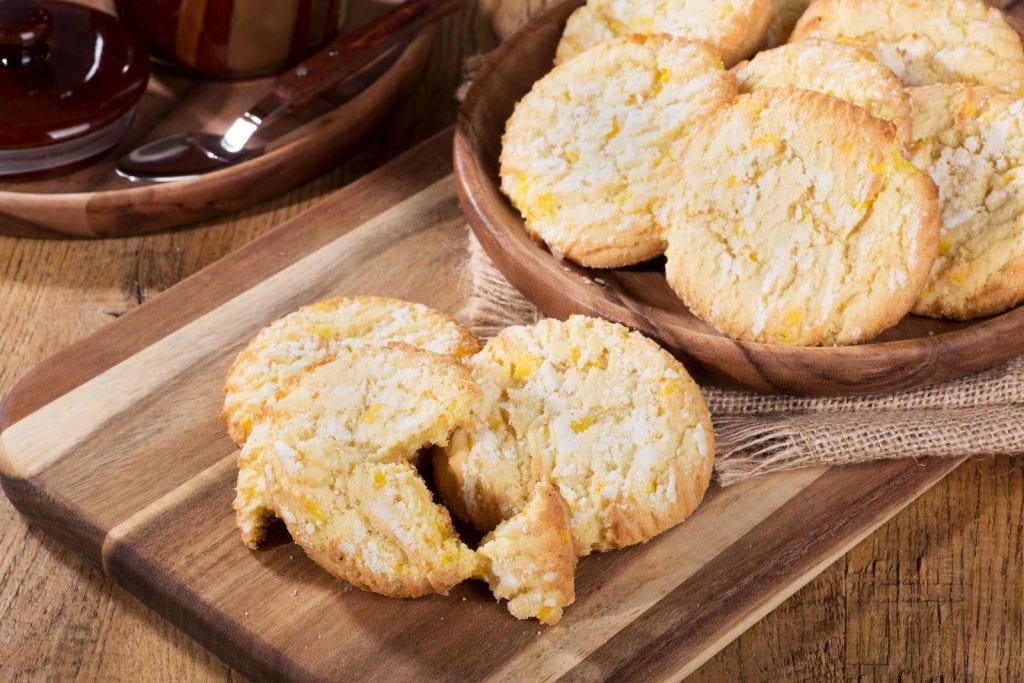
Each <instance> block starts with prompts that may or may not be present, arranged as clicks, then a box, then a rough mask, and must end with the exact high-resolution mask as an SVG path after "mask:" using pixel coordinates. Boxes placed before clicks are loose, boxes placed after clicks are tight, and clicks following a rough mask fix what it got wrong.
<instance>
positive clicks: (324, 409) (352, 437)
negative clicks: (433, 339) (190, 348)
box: [234, 343, 480, 597]
mask: <svg viewBox="0 0 1024 683" xmlns="http://www.w3.org/2000/svg"><path fill="white" fill-rule="evenodd" d="M479 398H480V390H479V388H478V387H477V385H476V383H475V382H474V381H473V379H472V377H471V376H470V374H469V371H468V370H467V369H466V368H465V366H464V365H463V364H462V363H460V362H459V361H457V360H455V359H453V358H451V357H450V356H443V355H440V354H435V353H431V352H429V351H424V350H422V349H418V348H415V347H412V346H409V345H407V344H402V343H392V344H389V345H387V346H384V347H378V346H372V345H366V346H363V347H361V348H358V349H355V350H353V351H351V352H348V353H345V354H343V355H342V356H340V357H339V358H338V359H337V360H334V361H330V362H327V363H325V364H323V365H321V366H319V367H316V368H313V369H311V370H308V371H307V372H305V373H304V374H303V375H302V376H301V377H300V378H299V379H298V380H297V381H296V382H294V383H293V384H292V385H291V386H290V387H289V389H288V391H287V393H286V394H285V395H284V396H283V397H282V398H281V399H280V400H279V401H277V402H276V403H275V404H274V405H273V406H272V407H271V408H269V409H268V411H267V414H266V416H265V417H264V419H262V420H260V421H259V422H257V423H256V425H255V426H254V427H253V430H252V433H251V434H250V435H249V438H248V440H247V441H246V443H245V446H244V447H243V448H242V451H241V453H240V454H239V464H240V475H239V481H238V491H237V496H236V498H235V503H234V506H235V510H236V513H237V522H238V526H239V528H240V529H241V530H242V538H243V540H244V541H245V543H246V544H247V545H249V546H251V547H254V546H255V545H257V544H258V543H259V542H260V540H261V539H262V537H263V533H264V532H263V527H264V525H265V523H266V521H267V517H268V516H269V514H268V511H267V510H266V509H264V508H263V507H262V503H263V502H264V501H266V503H267V504H268V505H269V508H270V510H271V511H272V514H273V515H274V516H276V517H278V518H280V519H281V520H283V521H284V523H285V525H286V526H287V527H288V531H289V532H290V533H291V535H292V538H293V539H294V541H295V542H296V543H297V544H298V545H300V546H301V547H302V548H303V549H304V550H305V551H306V552H307V554H308V555H309V556H310V557H311V558H312V559H313V560H314V561H316V562H317V563H318V564H320V565H321V566H323V567H324V568H325V569H327V570H328V571H329V572H331V573H332V574H335V575H336V576H340V577H342V578H344V579H347V580H348V581H350V582H351V583H353V584H354V585H356V586H359V587H360V588H363V589H366V590H371V591H374V592H377V593H381V594H384V595H391V596H396V597H409V596H412V597H415V596H419V595H423V594H425V593H431V592H443V591H445V590H447V589H448V588H450V587H451V586H453V585H455V584H456V583H459V582H460V581H462V580H463V579H465V578H467V577H469V576H470V575H471V574H472V573H473V571H474V569H475V566H476V556H475V554H474V553H473V551H472V550H470V549H469V548H468V547H466V546H465V545H464V544H463V543H462V542H461V541H460V540H459V538H458V536H457V534H456V533H455V531H454V529H453V528H452V526H451V520H450V518H449V516H448V512H447V511H446V510H445V509H444V508H443V507H441V506H440V505H437V504H436V503H435V502H434V501H433V499H432V497H431V493H430V490H429V489H428V488H427V486H426V483H425V482H424V481H423V480H422V479H421V478H420V476H419V474H418V473H417V471H416V469H415V468H414V467H413V466H412V464H411V463H410V462H409V460H410V459H411V458H413V457H414V456H415V455H416V452H417V451H418V450H419V449H420V448H423V447H426V446H429V445H443V444H445V443H447V441H448V437H449V434H450V433H451V432H452V430H453V429H455V428H456V427H457V426H459V425H460V424H462V423H464V422H465V421H466V420H467V419H468V417H469V413H470V408H471V406H472V405H473V404H474V403H476V402H477V401H478V400H479ZM252 472H260V473H261V474H262V477H261V478H260V479H259V481H257V482H252V481H249V480H247V479H245V478H244V475H245V474H246V473H252ZM251 485H256V486H262V490H255V491H253V490H251V489H250V488H249V487H250V486H251Z"/></svg>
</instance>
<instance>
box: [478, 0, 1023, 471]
mask: <svg viewBox="0 0 1024 683" xmlns="http://www.w3.org/2000/svg"><path fill="white" fill-rule="evenodd" d="M554 1H555V0H479V8H480V10H481V11H482V13H483V14H484V15H485V16H486V17H487V19H488V20H489V21H490V23H491V25H492V26H493V28H494V30H495V33H496V34H497V35H498V36H499V37H500V38H506V37H508V36H509V35H511V34H512V33H513V32H514V31H515V30H516V29H518V28H519V27H520V26H522V25H523V24H524V23H526V21H528V20H529V19H530V18H532V17H534V16H536V15H537V14H539V13H540V12H541V11H543V10H544V8H545V7H547V6H548V5H551V4H553V2H554ZM1014 2H1015V0H989V4H991V5H994V6H997V7H1006V6H1008V5H1011V4H1014ZM482 62H483V56H482V55H479V56H476V57H473V58H470V59H469V60H467V63H466V69H465V73H464V76H465V78H466V82H467V83H468V81H469V80H470V79H471V78H472V76H473V74H474V72H475V71H476V69H477V68H479V65H480V64H481V63H482ZM464 92H465V86H464V87H463V88H460V92H459V93H458V94H459V95H460V96H461V95H462V94H464ZM467 229H468V228H467ZM463 276H464V277H465V278H466V280H467V283H466V285H467V287H468V288H469V290H470V291H471V296H470V299H469V301H468V303H467V305H466V307H465V309H464V310H463V311H462V312H461V315H460V316H459V317H460V319H462V320H463V321H465V322H466V324H467V325H469V326H470V328H472V329H473V330H474V332H476V333H477V334H478V335H479V336H480V337H481V338H484V339H487V338H490V337H492V336H494V335H495V334H497V333H498V332H499V331H500V330H501V329H502V328H504V327H507V326H509V325H518V324H524V323H531V322H534V321H536V320H539V319H540V318H541V317H542V314H541V313H540V312H539V311H538V310H537V308H536V307H534V305H533V304H531V303H530V302H529V301H527V300H526V299H525V298H524V297H523V296H522V294H520V293H519V291H518V290H517V289H516V288H515V287H514V286H512V285H511V284H510V283H509V282H508V280H506V279H505V278H504V276H503V275H502V274H501V273H500V272H499V271H498V269H497V268H495V266H494V264H493V263H491V260H490V259H489V258H488V257H487V254H486V253H484V250H483V248H482V247H481V246H480V244H479V243H478V242H477V241H476V239H475V238H474V237H473V236H472V233H470V235H469V259H468V261H467V262H466V265H465V272H464V273H463ZM703 393H704V398H705V399H706V400H707V403H708V407H709V408H710V409H711V414H712V417H713V418H714V422H715V439H716V458H715V473H716V476H717V478H718V481H719V483H720V484H722V485H729V484H734V483H736V482H738V481H742V480H744V479H747V478H749V477H753V476H756V475H759V474H766V473H768V472H779V471H782V470H790V469H797V468H800V467H811V466H817V465H843V464H850V463H858V462H867V461H870V460H880V459H885V458H923V457H929V456H931V457H946V458H959V457H964V456H988V455H997V454H1009V455H1018V454H1020V453H1021V452H1024V356H1019V357H1017V358H1014V359H1013V360H1011V361H1008V362H1005V363H1002V364H1001V365H998V366H996V367H994V368H992V369H990V370H988V371H986V372H983V373H980V374H976V375H973V376H970V377H966V378H962V379H959V380H955V381H951V382H945V383H942V384H936V385H933V386H929V387H925V388H923V389H915V390H912V391H903V392H898V393H892V394H885V395H878V396H865V397H856V398H807V397H800V396H765V395H762V394H755V393H751V392H744V391H731V390H726V389H719V388H717V387H704V388H703Z"/></svg>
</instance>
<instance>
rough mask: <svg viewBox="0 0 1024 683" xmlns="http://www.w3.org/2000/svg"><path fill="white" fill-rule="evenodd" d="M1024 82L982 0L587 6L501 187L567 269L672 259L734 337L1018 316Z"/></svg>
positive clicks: (521, 108) (829, 341)
mask: <svg viewBox="0 0 1024 683" xmlns="http://www.w3.org/2000/svg"><path fill="white" fill-rule="evenodd" d="M804 9H806V11H803V10H804ZM801 13H802V14H801ZM797 16H799V20H798V21H797V20H796V19H795V17H797ZM794 22H795V27H793V23H794ZM790 27H793V28H792V33H791V35H789V36H788V43H786V44H783V45H778V44H779V43H781V42H782V41H783V40H784V39H785V35H786V33H787V31H788V30H789V28H790ZM775 45H778V46H777V47H772V46H775ZM759 46H761V47H770V49H764V50H762V51H761V52H758V53H757V54H756V55H754V56H753V57H752V58H751V59H749V61H741V60H743V59H744V58H747V57H749V56H750V55H751V54H752V53H754V51H755V50H756V49H758V47H759ZM1022 86H1024V49H1022V46H1021V41H1020V38H1019V36H1018V35H1017V33H1016V32H1015V31H1014V30H1013V28H1011V26H1010V25H1009V24H1008V23H1007V21H1006V19H1005V18H1004V16H1003V15H1002V13H1001V12H1000V11H999V10H996V9H993V8H990V7H988V6H987V5H985V4H984V3H983V2H982V1H981V0H901V1H895V0H815V1H814V2H813V3H811V4H810V6H807V3H806V0H774V2H773V1H771V0H635V1H632V2H625V1H623V0H589V1H588V2H587V3H586V4H585V5H583V6H581V7H580V8H578V9H577V10H576V11H575V12H574V13H573V14H572V15H570V17H569V19H568V21H567V23H566V27H565V30H564V34H563V36H562V39H561V42H560V44H559V45H558V49H557V53H556V58H555V67H554V68H553V69H552V71H551V72H550V73H548V74H547V75H546V76H544V77H543V78H541V79H540V80H539V81H537V83H536V84H535V85H534V86H533V88H532V89H531V91H530V92H529V93H528V94H527V95H525V96H524V97H523V98H522V100H521V101H520V102H519V103H518V104H517V106H516V108H515V111H514V112H513V114H512V116H511V117H510V118H509V120H508V122H507V124H506V129H505V134H504V136H503V138H502V153H501V158H500V175H501V188H502V190H503V192H504V193H505V194H506V195H507V196H508V197H509V198H510V199H511V201H512V204H513V205H514V206H515V207H516V208H517V209H518V210H519V211H520V213H521V214H522V216H523V218H524V222H525V225H526V228H527V231H528V232H529V233H530V234H531V235H532V236H533V237H534V238H535V239H538V240H540V241H543V242H544V243H546V244H547V245H548V247H549V249H550V250H551V252H552V253H553V254H554V255H556V256H558V257H564V258H566V259H569V260H571V261H574V262H576V263H578V264H581V265H583V266H588V267H593V268H614V267H620V266H627V265H631V264H636V263H639V262H642V261H646V260H648V259H651V258H654V257H657V256H659V255H661V254H664V255H665V258H666V263H665V274H666V278H667V280H668V283H669V285H670V286H671V287H672V289H673V291H675V292H676V294H677V295H678V296H679V297H680V298H681V299H682V300H683V301H684V303H685V304H686V305H687V307H688V308H689V309H690V310H691V311H692V312H693V313H694V314H695V315H697V316H698V317H700V318H701V319H703V320H704V321H706V322H707V323H709V324H710V325H712V326H714V327H715V328H717V329H718V330H720V331H722V332H723V333H725V334H727V335H729V336H731V337H734V338H738V339H743V340H748V341H755V342H765V343H776V344H792V345H836V344H854V343H858V342H864V341H867V340H869V339H871V338H872V337H874V336H876V335H878V334H879V333H881V332H882V331H883V330H885V329H886V328H888V327H890V326H892V325H894V324H896V323H897V322H898V321H899V320H900V319H902V318H903V317H904V316H905V315H906V314H907V313H908V312H912V313H915V314H919V315H925V316H932V317H940V318H952V319H961V320H963V319H969V318H976V317H980V316H986V315H992V314H995V313H998V312H1001V311H1004V310H1006V309H1008V308H1010V307H1013V306H1015V305H1017V304H1019V303H1020V302H1021V301H1022V300H1024V99H1021V97H1022V95H1024V90H1022Z"/></svg>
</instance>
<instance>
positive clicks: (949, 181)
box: [910, 85, 1024, 320]
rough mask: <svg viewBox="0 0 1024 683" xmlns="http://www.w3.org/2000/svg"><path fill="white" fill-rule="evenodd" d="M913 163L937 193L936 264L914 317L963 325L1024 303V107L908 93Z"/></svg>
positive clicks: (928, 90)
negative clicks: (939, 217)
mask: <svg viewBox="0 0 1024 683" xmlns="http://www.w3.org/2000/svg"><path fill="white" fill-rule="evenodd" d="M910 95H911V100H912V102H913V105H914V144H913V147H912V152H913V155H912V157H911V158H912V160H913V161H914V163H916V164H917V165H918V166H920V167H921V168H923V169H926V170H927V171H928V172H929V173H930V174H931V176H932V179H933V180H934V181H935V184H936V185H938V188H939V205H940V207H941V210H942V230H941V233H940V235H939V256H938V258H937V259H936V260H935V264H934V265H933V266H932V269H931V274H930V275H929V277H928V281H927V283H926V284H925V287H924V291H923V292H922V293H921V298H920V299H919V300H918V301H917V303H916V304H914V308H913V311H914V313H919V314H921V315H928V316H933V317H941V318H955V319H958V320H966V319H968V318H976V317H980V316H984V315H992V314H994V313H999V312H1001V311H1004V310H1006V309H1007V308H1010V307H1012V306H1016V305H1017V304H1019V303H1020V302H1021V301H1022V300H1024V99H1018V98H1016V97H1014V96H1012V95H1008V94H1006V93H1003V92H1001V91H1000V90H998V89H996V88H982V87H971V86H965V85H933V86H925V87H921V88H911V90H910Z"/></svg>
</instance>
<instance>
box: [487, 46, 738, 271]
mask: <svg viewBox="0 0 1024 683" xmlns="http://www.w3.org/2000/svg"><path fill="white" fill-rule="evenodd" d="M735 94H736V87H735V79H734V78H733V75H732V74H731V73H729V72H728V71H725V70H724V69H723V67H722V63H721V61H720V60H719V58H718V55H717V54H715V52H714V51H713V50H712V49H710V48H709V47H707V46H705V45H700V44H697V43H690V42H687V41H684V40H681V39H674V38H671V37H669V36H664V35H651V36H630V37H628V38H622V39H618V40H615V41H613V42H609V43H604V44H602V45H599V46H597V47H596V48H594V49H593V50H591V51H589V52H588V53H587V56H586V58H585V59H578V60H572V61H570V62H568V63H566V64H563V65H561V66H559V67H556V68H555V69H554V70H552V71H551V72H550V73H549V74H547V75H546V76H544V77H543V78H542V79H540V80H539V81H537V82H536V83H535V84H534V86H533V88H532V89H531V90H530V92H529V93H528V94H527V95H526V96H525V97H523V99H522V100H521V101H520V102H519V103H518V104H517V105H516V108H515V111H514V112H513V113H512V116H511V117H510V118H509V120H508V122H507V124H506V128H505V134H504V136H503V138H502V151H501V189H502V191H503V192H504V193H505V194H506V195H507V196H508V197H509V198H510V199H511V200H512V204H513V205H514V206H515V207H516V208H517V209H519V211H520V213H521V214H522V215H523V218H524V221H525V224H526V228H527V230H528V231H529V233H530V234H531V235H533V236H534V237H535V238H537V239H540V240H543V241H544V242H545V243H547V245H548V246H549V247H550V248H551V251H552V253H554V254H556V255H558V256H564V257H565V258H568V259H570V260H572V261H575V262H576V263H580V264H582V265H585V266H592V267H603V268H611V267H617V266H624V265H629V264H632V263H639V262H641V261H645V260H647V259H650V258H652V257H654V256H657V255H659V254H661V253H662V252H663V251H664V248H665V244H664V240H663V238H662V234H661V228H660V226H659V225H658V222H657V221H656V220H655V216H654V215H653V211H654V206H655V204H656V203H657V202H658V201H660V199H661V197H662V195H663V192H664V184H665V181H666V180H667V179H668V178H669V176H670V175H671V170H672V168H673V167H674V166H675V163H676V159H677V157H678V153H679V151H680V149H681V147H682V145H683V144H684V143H685V140H686V137H687V135H688V134H689V132H690V131H692V130H693V129H694V128H695V127H696V126H697V125H698V124H699V122H700V121H702V120H703V119H704V118H706V117H707V116H709V115H711V114H714V113H715V112H718V111H720V110H721V109H722V108H723V107H724V106H726V105H727V104H728V103H729V102H730V101H731V99H732V98H733V97H734V96H735Z"/></svg>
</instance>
